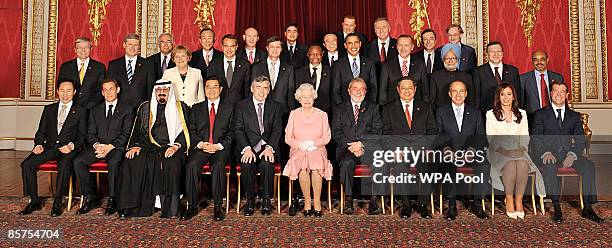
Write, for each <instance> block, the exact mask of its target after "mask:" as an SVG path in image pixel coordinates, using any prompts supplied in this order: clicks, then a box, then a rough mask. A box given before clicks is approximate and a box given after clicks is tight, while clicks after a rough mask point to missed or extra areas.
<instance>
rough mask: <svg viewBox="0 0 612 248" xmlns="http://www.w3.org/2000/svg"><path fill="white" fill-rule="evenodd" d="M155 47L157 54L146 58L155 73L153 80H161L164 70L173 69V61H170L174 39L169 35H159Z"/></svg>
mask: <svg viewBox="0 0 612 248" xmlns="http://www.w3.org/2000/svg"><path fill="white" fill-rule="evenodd" d="M157 47H158V48H159V52H158V53H156V54H153V55H151V56H149V57H147V60H149V63H151V65H153V72H155V80H156V81H157V80H158V79H161V78H162V76H163V75H164V71H165V70H166V69H170V68H172V67H175V66H176V65H175V64H174V61H172V56H171V54H170V53H172V49H174V37H173V36H172V34H171V33H163V34H160V35H159V37H158V38H157Z"/></svg>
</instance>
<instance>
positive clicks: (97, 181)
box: [96, 172, 102, 195]
mask: <svg viewBox="0 0 612 248" xmlns="http://www.w3.org/2000/svg"><path fill="white" fill-rule="evenodd" d="M96 189H97V192H98V195H100V191H101V190H102V189H100V173H99V172H96Z"/></svg>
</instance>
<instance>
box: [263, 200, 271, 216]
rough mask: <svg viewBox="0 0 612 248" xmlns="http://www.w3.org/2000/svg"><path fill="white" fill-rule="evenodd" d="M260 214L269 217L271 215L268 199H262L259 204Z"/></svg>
mask: <svg viewBox="0 0 612 248" xmlns="http://www.w3.org/2000/svg"><path fill="white" fill-rule="evenodd" d="M261 214H262V215H271V214H272V202H270V198H264V199H263V202H262V203H261Z"/></svg>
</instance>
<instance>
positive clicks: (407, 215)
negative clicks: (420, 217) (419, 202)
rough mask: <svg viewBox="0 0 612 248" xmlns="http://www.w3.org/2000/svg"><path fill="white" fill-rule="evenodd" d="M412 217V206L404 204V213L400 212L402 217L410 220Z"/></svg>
mask: <svg viewBox="0 0 612 248" xmlns="http://www.w3.org/2000/svg"><path fill="white" fill-rule="evenodd" d="M410 215H412V208H411V207H410V204H402V211H401V212H400V217H401V218H402V219H408V218H410Z"/></svg>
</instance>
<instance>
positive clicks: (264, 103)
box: [253, 97, 266, 107]
mask: <svg viewBox="0 0 612 248" xmlns="http://www.w3.org/2000/svg"><path fill="white" fill-rule="evenodd" d="M259 103H261V104H262V105H263V106H265V105H266V101H263V102H260V101H259V100H257V99H255V97H253V104H255V106H256V107H257V104H259ZM263 106H262V107H263Z"/></svg>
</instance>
